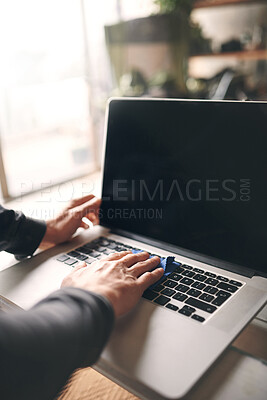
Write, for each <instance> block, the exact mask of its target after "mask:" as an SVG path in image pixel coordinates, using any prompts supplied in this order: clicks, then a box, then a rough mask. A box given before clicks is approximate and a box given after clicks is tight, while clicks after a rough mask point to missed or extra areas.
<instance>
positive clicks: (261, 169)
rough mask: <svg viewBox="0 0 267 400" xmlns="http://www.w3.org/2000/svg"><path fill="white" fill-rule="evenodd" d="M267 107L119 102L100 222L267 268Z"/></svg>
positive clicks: (110, 131)
mask: <svg viewBox="0 0 267 400" xmlns="http://www.w3.org/2000/svg"><path fill="white" fill-rule="evenodd" d="M266 174H267V103H265V104H264V103H245V102H242V103H240V102H211V101H183V100H150V99H144V100H140V99H114V100H112V101H111V102H110V105H109V111H108V126H107V141H106V153H105V164H104V175H103V189H102V190H103V192H102V199H103V202H102V208H101V210H100V220H101V224H102V225H104V226H108V227H110V228H117V229H122V230H124V231H128V232H130V233H133V234H139V235H143V236H146V237H148V238H152V239H156V240H159V241H163V242H166V243H169V244H172V245H175V246H178V247H182V248H184V249H187V250H190V251H194V252H197V253H199V254H202V255H205V256H209V257H213V258H216V259H219V260H224V261H227V262H230V263H233V264H238V265H240V266H244V267H247V268H251V269H254V270H258V271H263V272H267V267H266V266H267V251H266V249H267V211H266V209H267V182H266Z"/></svg>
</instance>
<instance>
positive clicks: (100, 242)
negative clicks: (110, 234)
mask: <svg viewBox="0 0 267 400" xmlns="http://www.w3.org/2000/svg"><path fill="white" fill-rule="evenodd" d="M98 243H99V244H100V245H101V246H104V247H106V246H108V245H109V243H110V241H109V240H108V239H106V238H103V239H102V238H100V240H99V242H98Z"/></svg>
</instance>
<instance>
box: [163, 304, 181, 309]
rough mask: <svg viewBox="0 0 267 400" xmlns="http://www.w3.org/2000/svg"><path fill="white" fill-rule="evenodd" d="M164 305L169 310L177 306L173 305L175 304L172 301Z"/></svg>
mask: <svg viewBox="0 0 267 400" xmlns="http://www.w3.org/2000/svg"><path fill="white" fill-rule="evenodd" d="M165 307H166V308H169V309H170V310H173V311H177V310H178V307H177V306H175V305H174V304H172V303H169V304H167V305H166V306H165Z"/></svg>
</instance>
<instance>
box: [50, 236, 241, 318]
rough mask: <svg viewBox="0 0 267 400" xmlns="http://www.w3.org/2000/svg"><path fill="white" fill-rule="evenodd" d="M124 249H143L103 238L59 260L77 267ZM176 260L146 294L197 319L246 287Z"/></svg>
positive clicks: (148, 298) (147, 297) (145, 296)
mask: <svg viewBox="0 0 267 400" xmlns="http://www.w3.org/2000/svg"><path fill="white" fill-rule="evenodd" d="M124 250H140V251H143V249H138V248H135V247H132V246H129V245H125V244H123V243H120V242H118V241H115V240H111V239H108V238H105V237H100V238H98V239H96V240H94V241H92V242H89V243H86V244H85V245H83V246H81V247H78V248H77V249H75V250H73V251H70V252H69V253H67V254H63V255H61V256H59V257H58V258H57V260H58V261H60V262H63V263H65V264H67V265H70V266H73V267H74V266H75V265H76V264H77V263H78V262H79V261H85V262H86V263H87V264H91V263H92V262H94V261H96V260H100V259H101V258H103V257H106V256H107V255H109V254H111V253H115V252H118V251H124ZM154 255H155V254H151V256H154ZM159 257H161V256H159ZM175 261H176V263H177V264H179V265H178V266H177V268H176V269H175V271H174V272H172V273H171V274H170V275H169V276H168V277H167V278H166V277H164V278H163V279H162V280H161V281H160V283H159V284H158V285H156V286H155V287H153V289H147V290H146V291H145V292H144V293H143V297H144V298H145V299H146V300H149V301H152V302H153V303H155V304H158V305H160V306H163V307H166V308H168V309H169V310H172V311H174V312H178V313H179V314H182V315H184V316H186V317H190V318H192V319H193V320H195V321H198V322H204V321H205V320H206V319H207V317H209V316H210V315H211V314H213V313H214V312H215V311H216V310H217V309H218V308H219V307H221V306H222V305H223V304H224V303H225V302H226V301H227V300H228V299H229V298H230V297H231V296H232V294H234V293H236V292H237V291H238V290H239V289H240V288H241V287H242V286H243V283H242V282H239V281H235V280H232V279H230V278H227V277H225V276H221V275H217V274H215V273H212V272H209V271H205V270H204V269H200V268H195V267H193V266H190V265H186V264H182V263H179V261H177V260H175Z"/></svg>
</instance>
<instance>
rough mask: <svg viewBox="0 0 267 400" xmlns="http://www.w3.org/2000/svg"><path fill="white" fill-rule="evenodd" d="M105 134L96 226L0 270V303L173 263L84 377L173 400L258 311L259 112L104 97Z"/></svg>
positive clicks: (262, 235) (264, 163)
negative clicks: (75, 280) (108, 270)
mask: <svg viewBox="0 0 267 400" xmlns="http://www.w3.org/2000/svg"><path fill="white" fill-rule="evenodd" d="M105 130H106V138H105V140H106V146H105V151H104V156H103V169H102V172H103V176H102V206H101V210H100V225H99V226H96V227H94V228H92V229H91V230H90V231H89V232H85V233H83V234H82V235H79V236H77V237H75V238H74V239H73V241H72V242H71V243H68V244H64V245H61V246H58V247H56V248H53V249H50V250H48V251H46V252H43V253H40V254H37V255H36V256H35V257H33V258H32V259H31V260H26V261H24V262H22V263H20V264H19V265H15V266H13V267H11V268H8V269H6V270H4V271H2V272H1V273H0V294H1V295H3V296H5V297H7V298H8V299H9V300H11V301H13V302H15V303H16V304H18V305H19V306H21V307H24V308H28V307H30V306H31V305H32V304H34V303H35V302H36V301H38V300H39V299H40V298H42V297H43V296H45V295H47V294H49V293H50V292H51V291H53V290H55V289H57V288H58V287H59V286H60V283H61V281H62V279H63V277H64V276H65V275H66V274H67V273H68V272H69V271H71V270H72V268H73V266H75V265H76V264H77V262H78V261H79V260H84V261H86V262H87V263H88V265H89V266H90V263H92V262H94V260H96V259H101V258H102V257H104V256H106V255H107V254H110V253H112V252H114V251H120V250H125V249H130V250H133V251H140V250H146V251H148V252H150V253H151V254H153V255H154V254H155V255H159V256H160V257H161V258H162V260H163V259H166V258H167V257H173V258H168V260H169V261H170V263H171V264H172V267H173V268H172V271H171V273H170V274H169V275H168V276H167V277H166V276H165V277H164V278H163V279H162V280H161V281H160V282H159V283H158V284H157V285H154V286H153V287H152V288H150V289H148V290H147V291H146V292H145V293H144V294H143V298H142V299H141V300H140V302H139V303H138V305H137V306H136V307H135V309H134V310H132V311H131V312H130V313H129V314H127V315H126V316H124V317H122V318H120V319H119V320H118V321H117V322H116V325H115V328H114V331H113V333H112V335H111V337H110V340H109V342H108V345H107V346H106V348H105V350H104V352H103V353H102V355H101V358H100V360H99V361H98V363H97V364H96V366H95V368H96V369H97V370H98V371H100V372H102V373H103V374H105V375H106V376H108V377H109V378H111V379H113V380H114V381H116V382H118V383H119V384H121V385H122V386H124V387H126V388H127V389H128V390H130V391H132V392H133V393H135V394H136V395H138V396H139V397H141V398H144V399H153V400H157V399H180V398H183V397H184V396H185V395H186V394H188V393H190V390H191V389H192V388H193V387H194V385H195V384H196V383H197V382H198V380H199V379H200V378H201V377H202V376H203V374H204V373H205V372H206V371H207V370H208V369H209V368H211V367H212V365H213V363H214V362H215V361H216V360H217V359H218V357H219V356H220V355H221V354H222V352H223V351H224V350H225V349H226V348H227V347H228V346H229V345H230V343H231V342H232V341H233V340H234V339H235V338H236V336H237V335H238V334H239V333H240V332H241V330H242V329H243V328H244V327H245V326H246V325H247V324H248V323H249V322H250V321H251V319H252V318H253V317H254V316H255V315H256V314H257V313H258V312H259V311H260V310H261V308H262V307H263V306H264V305H265V304H266V302H267V279H266V277H267V255H266V243H267V229H266V226H267V212H266V204H267V185H266V171H267V157H266V154H267V103H263V102H253V103H252V102H235V101H205V100H176V99H175V100H174V99H134V98H123V99H122V98H114V99H111V100H110V101H109V103H108V106H107V114H106V128H105Z"/></svg>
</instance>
